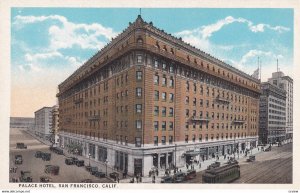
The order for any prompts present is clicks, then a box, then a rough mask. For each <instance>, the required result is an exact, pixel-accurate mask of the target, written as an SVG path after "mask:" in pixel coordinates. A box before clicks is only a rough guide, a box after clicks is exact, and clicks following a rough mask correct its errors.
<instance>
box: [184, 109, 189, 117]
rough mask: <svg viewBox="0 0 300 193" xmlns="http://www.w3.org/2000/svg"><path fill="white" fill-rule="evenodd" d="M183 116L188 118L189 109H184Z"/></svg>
mask: <svg viewBox="0 0 300 193" xmlns="http://www.w3.org/2000/svg"><path fill="white" fill-rule="evenodd" d="M185 116H186V117H189V116H190V111H189V109H185Z"/></svg>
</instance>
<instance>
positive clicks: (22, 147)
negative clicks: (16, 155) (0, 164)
mask: <svg viewBox="0 0 300 193" xmlns="http://www.w3.org/2000/svg"><path fill="white" fill-rule="evenodd" d="M16 148H17V149H27V145H25V144H24V143H17V146H16Z"/></svg>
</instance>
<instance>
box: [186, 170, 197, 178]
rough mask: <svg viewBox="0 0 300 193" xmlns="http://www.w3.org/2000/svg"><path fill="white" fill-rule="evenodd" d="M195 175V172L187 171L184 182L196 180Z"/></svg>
mask: <svg viewBox="0 0 300 193" xmlns="http://www.w3.org/2000/svg"><path fill="white" fill-rule="evenodd" d="M196 176H197V174H196V170H188V171H187V173H186V176H185V178H186V180H190V179H194V178H196Z"/></svg>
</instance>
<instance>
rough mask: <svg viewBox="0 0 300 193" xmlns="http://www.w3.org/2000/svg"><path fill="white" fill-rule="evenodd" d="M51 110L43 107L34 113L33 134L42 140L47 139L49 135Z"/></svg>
mask: <svg viewBox="0 0 300 193" xmlns="http://www.w3.org/2000/svg"><path fill="white" fill-rule="evenodd" d="M52 108H53V107H43V108H41V109H39V110H37V111H36V112H34V123H35V124H34V128H35V134H36V135H37V136H39V137H41V138H44V139H49V137H50V135H51V130H52V112H51V111H52Z"/></svg>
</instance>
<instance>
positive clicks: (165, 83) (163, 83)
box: [162, 77, 167, 86]
mask: <svg viewBox="0 0 300 193" xmlns="http://www.w3.org/2000/svg"><path fill="white" fill-rule="evenodd" d="M162 86H167V78H166V77H163V78H162Z"/></svg>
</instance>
